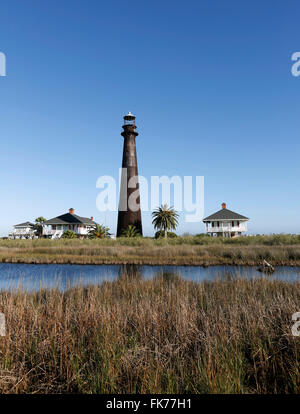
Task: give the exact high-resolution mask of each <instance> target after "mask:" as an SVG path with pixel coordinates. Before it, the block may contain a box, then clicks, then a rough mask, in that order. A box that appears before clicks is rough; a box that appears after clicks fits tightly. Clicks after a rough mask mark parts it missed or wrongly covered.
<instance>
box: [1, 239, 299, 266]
mask: <svg viewBox="0 0 300 414" xmlns="http://www.w3.org/2000/svg"><path fill="white" fill-rule="evenodd" d="M264 260H266V261H267V262H268V263H270V264H271V265H272V266H300V236H288V235H286V236H284V235H278V236H265V237H260V236H258V237H248V238H242V239H240V240H232V241H231V240H229V241H227V240H226V239H225V240H214V239H212V238H207V237H197V236H193V237H178V238H175V239H168V240H162V239H158V240H155V239H142V238H132V239H130V238H128V239H126V238H120V239H118V240H111V239H96V240H95V239H93V240H77V239H75V240H72V239H70V240H68V239H65V240H47V239H38V240H1V241H0V263H1V262H2V263H27V264H77V265H85V264H86V265H148V266H204V267H207V266H219V265H221V266H222V265H223V266H261V265H262V263H263V261H264Z"/></svg>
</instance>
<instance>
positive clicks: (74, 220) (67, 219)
mask: <svg viewBox="0 0 300 414" xmlns="http://www.w3.org/2000/svg"><path fill="white" fill-rule="evenodd" d="M44 224H87V225H93V224H96V223H95V222H94V221H93V220H91V219H89V218H87V217H80V216H77V215H76V214H71V213H66V214H62V215H61V216H57V217H54V218H52V219H50V220H47V221H45V223H44Z"/></svg>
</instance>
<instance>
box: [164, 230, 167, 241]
mask: <svg viewBox="0 0 300 414" xmlns="http://www.w3.org/2000/svg"><path fill="white" fill-rule="evenodd" d="M164 232H165V235H164V237H165V239H166V238H167V237H168V229H166V228H165V229H164Z"/></svg>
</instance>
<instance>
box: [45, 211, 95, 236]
mask: <svg viewBox="0 0 300 414" xmlns="http://www.w3.org/2000/svg"><path fill="white" fill-rule="evenodd" d="M96 224H97V223H96V222H95V221H94V219H93V217H91V218H87V217H80V216H77V215H76V214H74V209H73V208H70V209H69V212H68V213H66V214H62V215H61V216H57V217H54V218H52V219H50V220H47V221H45V222H44V224H43V236H45V237H49V238H51V239H59V238H60V237H61V236H62V235H63V234H64V232H65V231H67V230H71V231H73V232H74V233H75V234H76V235H78V236H79V237H86V236H87V235H88V233H89V231H90V230H91V229H93V228H94V227H95V226H96Z"/></svg>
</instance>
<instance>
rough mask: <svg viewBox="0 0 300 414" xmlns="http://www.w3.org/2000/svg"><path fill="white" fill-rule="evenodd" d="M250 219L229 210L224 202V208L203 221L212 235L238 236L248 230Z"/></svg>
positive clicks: (207, 231)
mask: <svg viewBox="0 0 300 414" xmlns="http://www.w3.org/2000/svg"><path fill="white" fill-rule="evenodd" d="M248 220H249V218H248V217H245V216H242V215H241V214H238V213H235V212H234V211H231V210H228V209H227V208H226V204H225V203H223V204H222V209H221V210H219V211H217V212H216V213H214V214H212V215H210V216H208V217H206V218H205V219H203V223H204V224H205V228H206V233H207V234H209V235H210V236H223V237H237V236H241V235H242V233H245V232H246V231H247V221H248Z"/></svg>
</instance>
